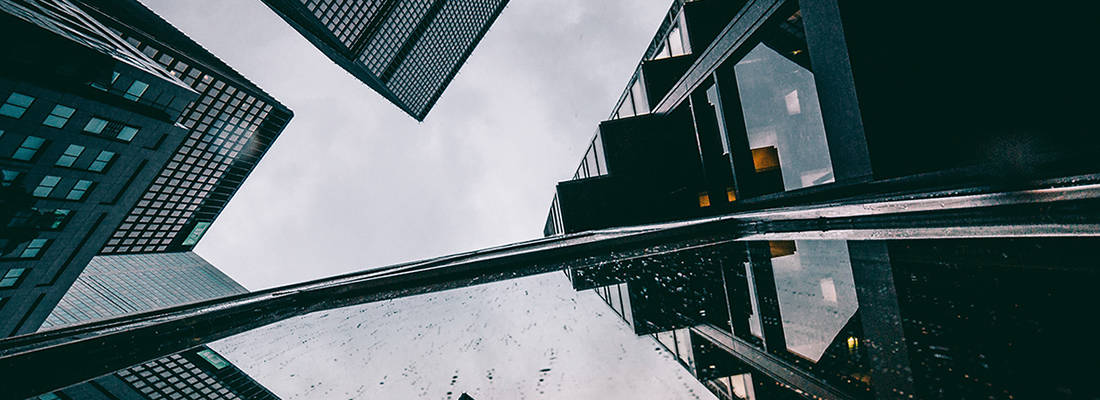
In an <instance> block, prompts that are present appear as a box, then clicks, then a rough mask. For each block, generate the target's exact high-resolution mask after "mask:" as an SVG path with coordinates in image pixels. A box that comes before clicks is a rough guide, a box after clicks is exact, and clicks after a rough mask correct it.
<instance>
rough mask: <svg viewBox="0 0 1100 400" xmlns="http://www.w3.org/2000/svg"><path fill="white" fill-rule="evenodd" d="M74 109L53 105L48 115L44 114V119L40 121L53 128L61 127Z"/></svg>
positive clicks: (67, 120)
mask: <svg viewBox="0 0 1100 400" xmlns="http://www.w3.org/2000/svg"><path fill="white" fill-rule="evenodd" d="M74 112H76V109H74V108H72V107H65V106H63V105H60V104H58V105H55V106H53V111H50V115H47V116H46V119H45V120H43V121H42V125H46V126H52V127H54V128H63V127H65V124H66V123H68V122H69V118H70V117H72V116H73V113H74Z"/></svg>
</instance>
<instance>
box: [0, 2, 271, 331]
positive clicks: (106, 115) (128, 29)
mask: <svg viewBox="0 0 1100 400" xmlns="http://www.w3.org/2000/svg"><path fill="white" fill-rule="evenodd" d="M4 4H5V9H6V10H15V11H8V14H5V15H9V14H10V15H12V17H10V18H14V17H16V16H23V19H22V21H24V22H22V23H20V24H16V23H14V22H13V24H5V28H6V29H14V27H18V26H26V28H22V30H21V31H20V32H15V31H13V32H12V34H24V35H28V36H29V37H32V38H37V37H43V38H49V36H47V35H45V33H44V32H50V29H51V28H52V29H53V31H57V32H58V33H60V34H64V35H69V36H71V37H74V39H72V40H74V41H76V43H80V44H83V45H84V46H87V47H89V48H91V49H100V50H99V51H100V52H101V53H105V54H107V55H111V56H113V57H114V58H116V59H119V60H123V61H126V62H127V63H129V64H123V63H119V64H120V65H130V64H132V65H135V66H137V67H140V68H141V69H137V68H135V67H132V68H131V69H135V70H139V71H146V72H144V73H145V74H146V75H148V76H149V77H145V78H140V79H137V78H132V77H131V76H130V75H134V73H129V72H128V71H129V70H126V71H122V72H123V73H119V74H114V75H112V71H110V66H109V65H103V66H102V67H99V69H101V70H102V71H99V70H97V69H91V68H89V69H87V71H88V72H87V74H89V75H90V74H93V73H100V74H101V75H103V76H102V77H99V76H90V77H85V76H70V75H73V74H74V73H73V71H74V70H81V69H82V68H83V67H82V66H79V65H80V64H73V63H74V61H71V60H72V58H66V57H57V56H55V54H64V53H65V52H66V51H69V48H72V47H73V45H70V44H67V42H59V41H58V40H52V39H51V40H52V41H46V39H41V43H40V44H39V45H37V46H27V47H26V48H21V47H18V46H19V45H18V44H14V45H13V46H17V47H15V48H13V50H14V51H12V52H5V56H8V55H9V54H10V55H11V57H12V58H13V61H12V62H6V63H5V64H6V65H5V66H4V67H3V68H9V69H12V71H13V74H12V75H11V76H12V77H13V78H15V79H16V80H15V81H13V84H19V85H23V86H26V85H28V84H30V83H32V82H39V83H37V84H39V85H43V86H46V87H54V88H56V87H59V86H60V85H63V84H65V83H66V82H69V81H73V80H75V79H77V78H78V79H79V80H77V81H75V82H74V83H72V84H71V85H70V86H72V87H73V89H67V90H70V92H64V93H70V94H73V95H74V96H71V98H74V99H78V98H90V99H92V100H96V101H104V100H103V99H101V98H109V97H104V96H105V94H104V92H106V94H115V95H116V96H118V97H119V98H121V99H122V100H126V101H125V102H122V103H120V104H127V103H134V102H137V103H138V104H146V105H148V107H137V108H135V107H133V106H128V107H129V109H127V108H123V109H122V110H121V111H115V110H111V111H109V112H108V111H107V110H93V109H92V107H91V106H83V105H82V106H81V107H75V106H73V104H69V103H67V102H63V101H57V106H58V107H59V108H56V109H49V108H50V107H54V105H53V102H54V100H50V101H49V102H47V101H41V100H40V101H35V98H37V97H40V96H35V95H33V94H31V93H25V91H27V90H31V89H25V91H24V92H20V91H19V90H18V89H16V88H14V87H13V89H12V91H11V93H7V94H3V95H4V97H5V98H6V99H9V97H10V99H9V102H10V103H11V104H9V105H6V106H5V110H7V111H9V112H8V114H11V115H8V116H7V119H4V121H0V123H11V122H5V121H13V120H22V121H31V120H38V121H34V122H33V124H36V127H35V128H34V129H37V130H38V131H39V132H43V133H42V134H41V135H30V136H32V137H28V138H26V139H24V137H23V134H26V133H30V132H31V131H30V127H29V126H28V127H14V126H13V128H12V129H7V128H0V129H4V130H7V131H8V132H10V133H9V134H5V135H4V137H2V138H0V146H4V147H3V148H2V149H0V152H3V153H7V154H12V156H11V157H10V158H11V159H13V160H14V161H13V164H12V167H10V168H9V167H8V166H7V165H8V164H5V167H4V170H5V171H4V178H5V179H4V182H5V186H9V182H11V185H12V187H13V188H19V189H23V190H24V191H27V192H29V191H31V190H34V191H36V192H37V193H39V194H40V195H41V196H38V197H43V196H47V197H58V198H61V199H64V200H67V201H68V202H66V203H65V204H64V205H69V204H74V203H72V202H74V201H79V200H73V199H81V198H87V199H91V200H92V201H86V202H85V203H82V204H94V206H93V207H97V208H101V209H104V210H108V211H109V212H107V213H105V214H103V213H102V212H99V211H94V210H93V211H82V210H75V209H73V208H72V207H62V206H61V205H57V206H56V207H53V206H51V207H49V208H48V209H47V208H44V207H45V206H46V205H38V204H31V203H28V201H29V200H21V201H22V202H21V203H19V204H26V206H25V207H24V208H28V209H30V208H33V209H36V210H31V211H33V212H35V213H36V214H33V215H32V214H31V211H24V212H19V213H18V215H14V214H13V217H8V216H4V217H5V218H6V219H10V218H16V219H18V221H23V222H17V223H16V222H13V223H15V224H17V225H20V226H22V225H28V226H27V227H23V228H20V230H12V229H8V230H5V232H4V234H5V235H15V234H19V235H21V236H18V237H14V239H12V240H9V241H8V244H7V245H6V247H8V249H7V250H8V251H7V253H8V254H5V256H6V257H9V258H12V259H13V260H12V261H11V262H10V263H11V268H6V266H0V269H2V270H3V271H2V272H3V274H4V275H3V276H8V279H6V280H5V282H8V283H6V284H5V285H7V286H8V287H11V288H12V289H5V288H2V287H0V297H2V298H3V299H4V300H0V302H4V303H7V304H6V305H2V306H0V332H2V333H3V335H12V334H18V333H26V332H33V331H35V330H37V329H38V326H39V325H40V324H41V323H42V321H44V320H45V318H46V317H47V315H49V313H50V311H51V310H52V309H53V307H54V305H55V304H57V302H58V301H59V300H60V299H61V297H62V295H64V293H65V291H66V289H68V287H69V285H71V284H72V282H74V281H75V280H76V279H77V276H78V275H79V274H80V272H81V270H83V268H84V266H85V265H87V264H88V262H89V261H90V260H91V256H94V255H96V254H102V255H121V254H144V253H165V252H167V253H178V252H187V251H189V250H190V249H192V248H193V247H194V246H195V244H196V243H197V242H198V240H199V239H200V238H201V237H202V234H203V233H204V232H205V231H206V229H207V228H208V227H209V226H210V224H211V223H212V222H213V220H214V219H215V218H216V217H217V215H218V213H220V212H221V210H222V208H224V207H225V205H226V203H227V202H228V201H229V199H230V198H232V196H233V194H234V193H235V192H236V190H237V189H238V188H239V187H240V185H241V183H242V182H243V181H244V179H245V178H246V177H247V176H248V174H249V173H250V172H251V171H252V169H253V168H254V167H255V166H256V164H257V163H258V162H259V159H260V158H261V157H262V156H263V155H264V153H265V152H266V151H267V149H268V148H269V147H270V146H271V144H272V142H273V141H274V140H275V139H276V138H277V137H278V135H279V133H280V132H282V130H283V128H285V126H286V124H287V123H288V122H289V120H290V118H291V116H292V113H291V112H290V110H288V109H287V108H286V107H285V106H283V105H282V104H280V103H279V102H278V101H276V100H275V99H274V98H272V97H271V96H270V95H268V94H267V93H264V92H263V91H262V90H261V89H260V88H259V87H257V86H256V85H254V84H253V83H251V82H249V81H248V80H247V79H245V78H244V77H243V76H241V75H240V74H239V73H237V72H236V71H234V70H233V69H232V68H230V67H229V66H228V65H226V64H225V63H224V62H222V61H221V60H219V59H218V58H217V57H215V56H214V55H212V54H210V52H208V51H206V50H205V49H203V48H202V47H201V46H200V45H199V44H197V43H195V42H194V41H192V40H191V39H190V38H188V37H187V36H186V35H184V34H183V33H182V32H180V31H178V30H176V29H175V28H174V27H172V26H171V25H170V24H169V23H168V22H166V21H164V20H163V19H161V18H160V17H159V16H157V15H156V14H155V13H153V12H152V11H150V10H149V9H147V8H145V7H144V6H143V5H141V4H140V3H139V2H137V1H136V0H104V1H94V2H91V1H87V2H82V1H77V2H67V1H57V2H54V1H27V2H14V1H10V0H9V1H6V2H5V3H4ZM28 10H30V11H28ZM31 12H34V13H36V14H34V15H32V14H30V13H31ZM27 15H31V16H27ZM31 22H34V23H36V24H38V25H39V27H38V29H37V30H36V29H34V28H33V26H32V25H30V24H31ZM76 22H80V23H82V24H85V25H87V26H89V27H91V28H83V27H82V28H81V29H80V30H77V31H76V32H82V33H79V34H75V33H73V32H74V31H73V30H67V29H61V28H58V26H62V25H66V26H67V25H71V24H73V23H76ZM8 26H12V27H13V28H7V27H8ZM83 32H94V33H96V34H97V35H100V36H101V37H102V39H99V41H98V42H89V38H88V37H87V36H86V35H87V33H83ZM55 35H56V34H55ZM57 43H61V44H57ZM62 46H64V47H62ZM109 46H114V47H109ZM47 49H56V51H44V50H47ZM74 51H75V50H74ZM82 53H88V51H83V52H82ZM82 53H78V54H82ZM88 57H90V56H88ZM88 57H85V58H88ZM84 62H86V63H88V64H89V65H98V64H107V63H106V62H105V61H100V62H98V64H94V63H92V62H91V61H84ZM32 63H36V64H34V65H37V66H38V68H32V67H31V66H30V65H32ZM54 64H56V65H54ZM42 66H46V67H49V68H42ZM16 68H19V70H16ZM54 70H56V71H57V72H56V73H54V74H53V75H51V76H42V75H43V74H44V73H45V72H46V71H54ZM20 71H23V72H24V73H22V75H16V74H15V72H20ZM115 72H118V71H115ZM127 73H129V74H130V75H127ZM64 74H68V75H64ZM6 76H7V75H6ZM154 77H157V78H158V79H162V80H163V81H164V82H165V83H164V84H161V83H158V82H157V81H155V80H154V79H153V78H154ZM93 78H94V79H93ZM88 82H91V83H92V84H93V85H91V86H89V85H88V84H87V83H88ZM131 86H132V87H131ZM146 86H147V87H146ZM61 87H62V88H64V86H61ZM89 87H91V88H93V90H94V91H95V93H92V94H87V93H86V92H88V89H87V88H89ZM166 88H174V89H172V90H176V91H180V92H181V94H172V93H170V92H168V91H167V90H168V89H166ZM89 96H92V97H89ZM95 96H98V97H95ZM66 101H68V102H70V103H71V102H72V101H77V100H71V101H70V100H66ZM107 104H113V103H107ZM130 109H133V110H132V111H131V110H130ZM74 110H75V111H74ZM85 111H88V112H92V115H90V116H89V115H86V114H87V113H86V112H85ZM135 112H138V113H143V114H142V115H147V116H151V117H155V118H158V121H160V122H159V123H161V124H163V125H164V127H163V128H159V127H156V126H154V125H152V124H153V122H142V121H138V120H135V119H134V117H130V116H129V114H126V113H135ZM24 113H25V114H26V116H24V115H23V114H24ZM113 113H119V114H118V115H114V114H113ZM16 114H18V115H19V118H16V117H14V115H16ZM68 119H74V122H72V123H68V122H67V121H68ZM139 122H141V123H139ZM27 123H28V124H30V122H27ZM37 124H45V125H43V126H42V127H37ZM143 124H144V125H143ZM145 125H149V128H148V129H146V128H145ZM66 130H68V131H71V132H72V133H69V134H65V133H63V132H65V131H66ZM16 133H19V134H18V135H17V134H16ZM51 135H53V136H51ZM58 135H67V136H65V138H66V139H65V140H64V141H63V140H62V137H60V136H58ZM93 135H99V136H108V135H109V136H110V137H112V138H114V139H115V140H111V141H108V142H110V143H115V142H121V143H127V142H133V144H134V145H132V146H130V147H129V148H127V149H130V150H128V151H133V152H137V153H135V156H128V155H127V154H126V153H123V150H125V149H122V148H117V147H118V146H119V145H118V144H111V146H114V147H116V148H112V149H108V148H105V147H104V145H95V146H93V145H92V144H91V143H83V142H81V141H84V140H91V141H100V142H102V141H104V139H96V138H94V136H93ZM69 136H72V137H73V139H72V140H70V139H67V138H68V137H69ZM55 137H56V138H55ZM9 141H10V143H9ZM16 141H19V143H16ZM24 142H26V143H24ZM68 142H72V143H71V144H72V146H69V144H70V143H68ZM65 146H67V147H65ZM74 146H75V147H74ZM39 149H41V150H39ZM16 153H18V154H16ZM39 153H42V154H39ZM143 153H148V155H142V156H141V157H137V156H136V155H139V154H143ZM154 156H155V157H154ZM29 162H37V163H39V164H42V165H49V166H52V167H53V168H55V169H57V171H65V172H66V173H69V174H71V171H77V170H84V171H85V172H83V173H80V174H78V175H79V176H73V177H72V178H71V179H69V178H68V177H67V176H66V175H63V174H62V173H61V172H56V173H46V172H48V171H46V170H41V171H39V172H34V171H24V170H20V169H19V167H20V166H21V165H24V164H26V163H29ZM107 169H110V170H111V171H110V174H109V175H104V176H105V177H110V178H105V177H104V178H99V179H90V178H89V177H92V178H96V177H99V175H102V174H106V173H107V171H106V170H107ZM88 172H91V173H94V174H88ZM43 174H45V176H43ZM28 179H30V180H36V181H35V182H30V181H27V180H28ZM17 180H18V182H19V183H16V182H17ZM32 184H34V185H36V186H31V185H32ZM108 185H113V186H108ZM120 187H121V188H125V190H126V192H125V193H117V191H118V190H119V189H118V188H120ZM12 190H15V189H11V190H9V191H12ZM34 197H35V196H33V195H26V194H25V195H23V198H24V199H32V198H34ZM69 197H72V199H70V198H69ZM92 198H94V199H92ZM12 201H13V204H15V203H14V202H15V200H12ZM43 201H45V200H43ZM40 202H42V201H40ZM10 209H13V210H14V208H10ZM97 213H99V214H97ZM119 213H121V214H122V216H121V218H120V217H118V216H117V214H119ZM47 214H48V215H47ZM100 214H102V215H103V216H102V217H101V218H98V219H97V218H96V217H98V216H99V215H100ZM32 216H33V217H34V218H31V217H32ZM51 218H52V219H51ZM27 221H29V222H27ZM70 221H71V222H70ZM30 225H33V226H34V227H46V229H45V231H47V232H49V231H51V230H62V231H61V232H59V233H56V234H54V233H42V234H39V235H38V236H35V235H36V234H35V233H34V232H33V231H36V230H43V229H39V228H33V227H31V226H30ZM13 226H16V225H13ZM9 232H11V233H9ZM39 236H40V237H39ZM62 241H65V242H64V243H62ZM46 252H49V253H51V254H50V255H48V256H47V257H43V256H44V255H45V253H46ZM23 256H26V257H28V258H35V259H38V260H40V261H36V262H35V266H34V268H33V269H32V268H28V267H26V266H23V265H24V264H26V262H24V263H23V264H19V263H18V262H17V261H15V260H14V259H15V258H19V257H23ZM0 263H4V264H9V262H7V261H6V260H5V261H0ZM47 265H52V266H47ZM16 291H18V292H16Z"/></svg>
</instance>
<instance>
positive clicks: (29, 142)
mask: <svg viewBox="0 0 1100 400" xmlns="http://www.w3.org/2000/svg"><path fill="white" fill-rule="evenodd" d="M43 143H46V139H43V138H40V137H38V136H27V138H26V139H23V144H20V145H19V148H18V149H15V154H12V155H11V158H14V159H16V160H23V161H30V160H31V159H33V158H34V156H35V154H38V149H41V148H42V144H43Z"/></svg>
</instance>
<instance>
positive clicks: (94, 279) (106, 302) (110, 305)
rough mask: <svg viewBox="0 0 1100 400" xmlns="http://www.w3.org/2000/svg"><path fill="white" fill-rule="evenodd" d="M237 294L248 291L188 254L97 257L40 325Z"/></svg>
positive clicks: (51, 326) (105, 316) (55, 324)
mask: <svg viewBox="0 0 1100 400" xmlns="http://www.w3.org/2000/svg"><path fill="white" fill-rule="evenodd" d="M241 293H248V291H247V290H245V288H244V287H242V286H241V285H240V284H238V283H237V282H235V281H233V279H231V278H229V277H228V276H226V275H225V274H224V273H222V272H221V271H219V270H218V269H217V268H215V267H214V266H213V265H210V263H208V262H206V260H204V259H202V257H200V256H199V255H198V254H195V253H192V252H184V253H146V254H123V255H106V256H96V257H94V258H92V262H90V263H89V264H88V267H87V268H85V269H84V272H82V273H81V274H80V277H79V278H77V280H76V283H74V284H73V286H72V287H71V288H69V291H68V292H67V293H65V297H63V298H61V302H59V303H58V304H57V307H56V308H54V310H53V312H51V313H50V316H49V317H48V318H46V322H45V323H43V324H42V328H41V329H50V328H53V327H60V326H65V325H70V324H75V323H79V322H84V321H93V320H98V319H104V318H110V317H114V316H119V315H125V314H131V313H136V312H142V311H151V310H156V309H160V308H165V307H171V306H174V305H179V304H186V303H192V302H196V301H202V300H209V299H216V298H219V297H225V296H230V295H234V294H241Z"/></svg>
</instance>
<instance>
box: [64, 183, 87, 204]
mask: <svg viewBox="0 0 1100 400" xmlns="http://www.w3.org/2000/svg"><path fill="white" fill-rule="evenodd" d="M91 187H92V181H89V180H87V179H81V180H79V181H76V184H75V185H73V188H72V189H71V190H69V194H67V195H65V200H81V199H83V198H84V194H86V193H87V192H88V189H90V188H91Z"/></svg>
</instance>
